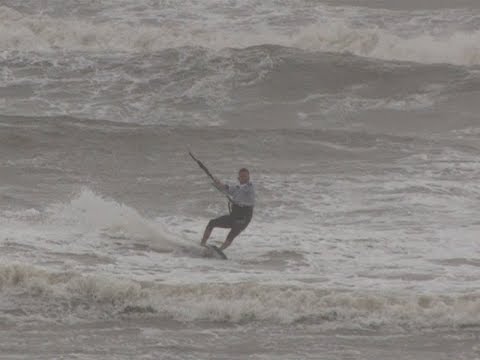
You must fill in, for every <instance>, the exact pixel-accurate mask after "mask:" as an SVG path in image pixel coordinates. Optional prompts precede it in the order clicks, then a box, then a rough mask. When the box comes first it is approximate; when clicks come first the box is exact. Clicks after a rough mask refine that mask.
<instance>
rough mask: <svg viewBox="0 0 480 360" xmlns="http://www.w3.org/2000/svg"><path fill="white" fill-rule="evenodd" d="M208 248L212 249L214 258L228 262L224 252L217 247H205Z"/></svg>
mask: <svg viewBox="0 0 480 360" xmlns="http://www.w3.org/2000/svg"><path fill="white" fill-rule="evenodd" d="M205 247H206V248H208V249H211V250H212V253H213V256H214V257H216V258H218V259H223V260H228V258H227V255H225V254H224V253H223V251H222V250H220V249H219V248H218V247H217V246H215V245H208V244H207V245H205Z"/></svg>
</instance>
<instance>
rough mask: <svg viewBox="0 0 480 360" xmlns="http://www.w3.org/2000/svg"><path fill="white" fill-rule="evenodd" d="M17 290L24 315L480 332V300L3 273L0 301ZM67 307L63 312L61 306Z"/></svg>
mask: <svg viewBox="0 0 480 360" xmlns="http://www.w3.org/2000/svg"><path fill="white" fill-rule="evenodd" d="M19 290H22V291H23V297H22V300H21V301H20V302H19V304H20V306H22V307H23V309H22V310H23V311H24V313H25V314H27V315H25V316H27V317H28V314H32V315H34V314H36V313H41V314H42V315H43V316H45V317H47V318H52V317H53V318H58V319H61V318H62V317H68V318H80V319H82V318H83V319H85V318H86V319H88V318H95V317H99V316H100V317H103V318H116V317H121V316H124V315H125V314H129V315H130V316H141V315H142V314H143V313H145V312H147V313H149V316H155V314H156V316H161V317H168V318H173V319H175V320H180V321H197V320H202V321H205V320H206V321H221V322H232V323H244V322H258V321H260V322H276V323H287V324H288V323H296V322H307V323H315V324H319V325H322V326H324V327H325V328H350V329H360V328H395V329H412V328H419V329H428V328H438V327H440V328H443V327H446V328H456V327H463V326H480V315H479V314H480V294H478V293H470V294H469V295H462V294H453V293H452V294H449V295H436V294H420V293H414V292H411V293H402V294H395V293H389V292H387V291H381V290H377V291H376V292H365V291H364V292H362V291H336V290H335V289H314V288H309V287H303V288H302V287H293V286H285V285H275V284H258V283H235V284H225V283H209V284H202V283H200V284H177V285H173V284H172V285H168V284H162V285H154V284H153V283H142V284H140V283H137V282H135V281H132V280H129V279H125V278H123V279H122V278H115V277H111V276H102V275H94V276H82V275H79V274H75V273H49V272H46V271H44V270H40V269H37V268H34V267H30V266H23V265H5V266H2V267H0V296H1V297H2V298H4V299H6V300H8V299H9V298H10V297H11V296H14V294H15V293H18V291H19ZM56 304H57V305H58V304H63V306H62V307H61V308H58V311H57V312H52V308H54V307H55V305H56Z"/></svg>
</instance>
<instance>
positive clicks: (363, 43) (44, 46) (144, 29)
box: [0, 6, 480, 65]
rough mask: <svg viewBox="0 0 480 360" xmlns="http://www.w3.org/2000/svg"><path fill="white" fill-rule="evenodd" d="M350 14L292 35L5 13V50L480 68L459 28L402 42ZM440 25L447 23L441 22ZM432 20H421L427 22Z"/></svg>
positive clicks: (475, 34) (476, 49)
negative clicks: (167, 52)
mask: <svg viewBox="0 0 480 360" xmlns="http://www.w3.org/2000/svg"><path fill="white" fill-rule="evenodd" d="M352 11H353V10H352ZM352 11H350V12H352ZM352 14H353V12H352ZM352 14H350V15H348V12H347V16H346V17H339V16H338V15H336V16H333V17H329V16H325V14H323V15H324V16H325V17H324V18H323V16H322V19H321V21H319V22H315V23H312V21H308V22H307V24H305V25H297V26H295V27H294V28H293V29H289V28H279V27H278V26H277V27H275V26H267V25H265V20H266V19H262V18H260V19H256V18H252V19H249V22H248V23H249V24H250V25H249V26H244V24H243V23H242V22H239V23H238V24H236V23H235V22H233V23H232V22H231V21H230V19H228V17H226V18H224V19H222V18H220V19H216V20H215V21H213V20H212V21H211V22H209V23H205V22H204V21H199V20H193V21H191V22H190V23H189V24H188V25H186V24H184V23H183V22H181V21H180V19H181V18H179V19H176V21H177V23H175V20H174V21H173V24H172V22H160V23H158V24H157V25H149V24H148V23H142V22H131V21H129V22H127V21H118V20H112V21H102V22H94V21H91V20H88V19H85V18H84V19H81V18H53V17H50V16H48V15H41V16H39V15H24V14H21V13H19V12H16V11H14V10H12V9H10V8H8V7H5V6H2V7H0V19H1V20H2V21H1V23H0V34H1V35H0V47H1V48H3V49H5V50H22V51H40V52H42V51H57V50H62V51H89V52H91V51H93V52H97V51H99V52H108V53H110V52H134V53H142V52H154V51H158V50H162V49H167V48H178V47H183V46H203V47H206V48H210V49H214V50H220V49H223V48H244V47H248V46H255V45H262V44H274V45H281V46H287V47H298V48H301V49H305V50H308V51H319V50H320V51H331V52H349V53H354V54H357V55H360V56H367V57H374V58H379V59H385V60H407V61H414V62H419V63H451V64H458V65H476V64H480V46H479V45H478V44H480V30H472V31H467V30H464V29H463V28H462V27H461V26H459V29H458V30H453V31H450V32H449V33H445V32H444V33H440V34H436V31H429V30H428V29H426V28H424V27H421V26H420V25H418V24H414V25H411V24H410V25H409V26H410V27H413V29H411V30H410V31H408V32H406V34H402V35H398V31H397V30H398V29H397V28H396V27H392V28H381V27H379V26H378V25H374V26H368V25H365V24H363V25H361V26H355V25H352V23H353V22H354V20H355V18H354V17H353V15H352ZM364 15H365V16H367V15H368V14H364ZM217 16H218V15H217ZM422 19H423V18H422ZM436 19H437V18H436V17H433V18H432V19H430V20H431V22H432V23H434V20H436ZM439 19H440V20H438V19H437V20H438V21H441V20H442V18H441V17H440V18H439ZM427 20H428V19H424V22H427ZM418 22H420V20H419V21H418ZM242 24H243V25H242ZM415 26H417V27H418V29H417V31H415ZM451 26H453V25H451Z"/></svg>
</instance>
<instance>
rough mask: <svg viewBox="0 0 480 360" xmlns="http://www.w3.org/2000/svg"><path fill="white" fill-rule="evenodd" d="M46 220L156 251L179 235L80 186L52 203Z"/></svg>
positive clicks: (169, 245)
mask: <svg viewBox="0 0 480 360" xmlns="http://www.w3.org/2000/svg"><path fill="white" fill-rule="evenodd" d="M47 212H48V213H49V220H48V221H49V222H50V223H54V224H56V225H61V224H64V225H68V226H70V227H74V228H76V231H78V230H81V231H83V232H84V233H92V232H93V233H97V234H100V235H103V236H106V237H108V238H110V239H117V240H126V241H127V242H128V241H130V242H135V243H137V244H138V243H141V244H143V245H145V246H148V247H149V248H151V249H152V250H156V251H173V250H175V249H177V248H178V246H179V244H180V243H181V239H179V238H178V237H174V236H173V235H172V234H171V233H169V232H168V231H167V230H166V229H165V228H163V227H162V225H161V224H158V223H155V222H153V221H149V220H148V219H146V218H145V217H143V216H142V215H141V214H139V213H138V211H136V210H135V209H134V208H132V207H129V206H127V205H125V204H122V203H118V202H116V201H115V200H113V199H108V198H104V197H102V196H101V195H99V194H96V193H95V192H94V191H92V190H91V189H89V188H83V189H82V190H81V191H80V192H79V193H78V194H77V195H76V196H74V197H73V198H72V199H71V201H69V202H66V203H57V204H54V205H51V206H50V207H49V208H48V209H47Z"/></svg>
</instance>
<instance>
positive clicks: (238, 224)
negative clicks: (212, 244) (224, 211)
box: [208, 214, 251, 238]
mask: <svg viewBox="0 0 480 360" xmlns="http://www.w3.org/2000/svg"><path fill="white" fill-rule="evenodd" d="M250 220H251V216H242V217H235V216H232V214H230V215H223V216H220V217H218V218H216V219H213V220H210V223H209V224H208V226H209V227H212V228H214V227H219V228H224V229H232V230H231V231H230V233H229V234H228V236H229V237H231V238H234V237H236V236H237V235H238V234H240V233H241V232H242V231H243V230H245V229H246V227H247V226H248V224H249V223H250Z"/></svg>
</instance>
